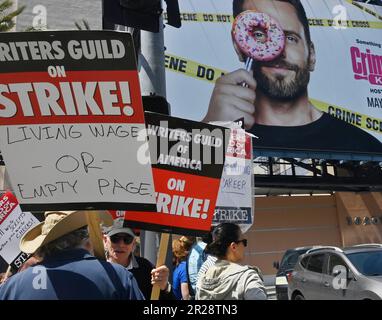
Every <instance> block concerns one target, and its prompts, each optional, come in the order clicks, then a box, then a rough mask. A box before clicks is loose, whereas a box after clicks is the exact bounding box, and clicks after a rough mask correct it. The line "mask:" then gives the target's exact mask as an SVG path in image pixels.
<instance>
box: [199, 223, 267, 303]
mask: <svg viewBox="0 0 382 320" xmlns="http://www.w3.org/2000/svg"><path fill="white" fill-rule="evenodd" d="M213 239H214V240H213V241H212V242H211V243H210V244H208V245H207V248H206V251H207V252H208V253H210V254H212V255H213V256H215V257H217V258H218V260H217V261H216V263H215V265H213V266H211V267H210V268H209V269H208V270H207V271H206V273H205V274H203V275H201V277H200V278H199V280H198V283H197V286H196V300H265V299H266V298H267V294H266V291H265V287H264V284H263V281H262V279H261V275H260V274H259V270H258V269H257V268H254V267H250V266H244V265H241V264H240V262H242V261H243V259H244V248H245V247H246V246H247V239H244V238H243V235H242V232H241V230H240V227H239V226H238V225H236V224H233V223H222V224H220V225H218V226H217V227H216V228H215V229H214V231H213Z"/></svg>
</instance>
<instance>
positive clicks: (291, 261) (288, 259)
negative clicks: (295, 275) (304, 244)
mask: <svg viewBox="0 0 382 320" xmlns="http://www.w3.org/2000/svg"><path fill="white" fill-rule="evenodd" d="M306 251H308V249H301V250H290V251H289V250H288V251H287V252H286V253H285V255H284V258H283V260H282V261H281V264H280V269H282V270H285V269H293V268H294V266H295V265H296V262H297V259H298V257H299V256H301V255H302V254H303V253H305V252H306Z"/></svg>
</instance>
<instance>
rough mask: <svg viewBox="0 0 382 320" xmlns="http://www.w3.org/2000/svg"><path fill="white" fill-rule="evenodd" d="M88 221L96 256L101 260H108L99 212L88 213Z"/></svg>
mask: <svg viewBox="0 0 382 320" xmlns="http://www.w3.org/2000/svg"><path fill="white" fill-rule="evenodd" d="M86 220H87V222H88V226H89V238H90V242H91V244H92V246H93V250H94V256H95V257H97V258H98V259H101V260H106V256H105V248H104V246H103V237H102V231H101V226H100V223H101V219H100V217H99V215H98V214H97V211H86Z"/></svg>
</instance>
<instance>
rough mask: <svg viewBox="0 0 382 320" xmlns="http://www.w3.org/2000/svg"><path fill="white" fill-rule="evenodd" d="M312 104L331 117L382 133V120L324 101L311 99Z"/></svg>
mask: <svg viewBox="0 0 382 320" xmlns="http://www.w3.org/2000/svg"><path fill="white" fill-rule="evenodd" d="M309 100H310V102H311V103H312V104H313V105H314V106H315V107H316V108H317V109H319V110H321V111H324V112H326V113H329V114H330V115H332V116H334V117H336V118H338V119H341V120H344V121H346V122H349V123H351V124H352V125H355V126H357V127H360V128H362V129H366V130H369V131H374V132H378V133H382V119H378V118H373V117H371V116H368V115H365V114H362V113H359V112H355V111H351V110H348V109H346V108H343V107H339V106H335V105H333V104H330V103H326V102H323V101H319V100H315V99H309Z"/></svg>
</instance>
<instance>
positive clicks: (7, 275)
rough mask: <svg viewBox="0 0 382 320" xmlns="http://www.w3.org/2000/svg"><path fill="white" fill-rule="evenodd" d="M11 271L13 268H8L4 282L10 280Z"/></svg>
mask: <svg viewBox="0 0 382 320" xmlns="http://www.w3.org/2000/svg"><path fill="white" fill-rule="evenodd" d="M11 269H12V268H11V266H8V268H7V271H5V274H4V278H3V282H5V280H7V279H8V278H9V276H10V273H11Z"/></svg>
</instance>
